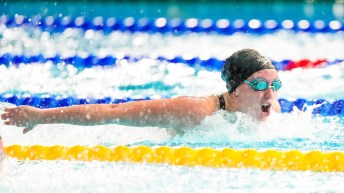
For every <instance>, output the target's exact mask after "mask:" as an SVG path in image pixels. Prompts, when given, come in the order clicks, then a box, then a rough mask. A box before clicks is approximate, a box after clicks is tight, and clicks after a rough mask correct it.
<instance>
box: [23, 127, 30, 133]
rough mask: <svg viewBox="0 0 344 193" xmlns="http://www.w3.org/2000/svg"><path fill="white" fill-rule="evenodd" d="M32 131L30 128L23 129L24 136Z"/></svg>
mask: <svg viewBox="0 0 344 193" xmlns="http://www.w3.org/2000/svg"><path fill="white" fill-rule="evenodd" d="M31 130H32V128H31V129H30V128H24V129H23V134H26V133H27V132H29V131H31Z"/></svg>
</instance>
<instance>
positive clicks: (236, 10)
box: [0, 0, 344, 21]
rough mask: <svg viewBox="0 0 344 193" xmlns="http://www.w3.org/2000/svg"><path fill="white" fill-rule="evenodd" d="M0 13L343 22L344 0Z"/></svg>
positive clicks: (144, 3)
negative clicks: (291, 19)
mask: <svg viewBox="0 0 344 193" xmlns="http://www.w3.org/2000/svg"><path fill="white" fill-rule="evenodd" d="M0 12H1V14H5V15H14V14H19V15H25V16H28V17H29V16H33V15H35V16H37V15H40V16H54V17H56V16H59V17H63V16H72V17H75V16H86V17H95V16H103V17H105V18H106V17H116V18H125V17H134V18H142V17H149V18H151V19H154V18H158V17H165V18H176V17H177V18H190V17H194V18H199V19H204V18H211V19H222V18H226V19H231V18H235V19H237V18H241V19H244V20H246V19H252V18H256V19H262V20H266V19H272V18H273V19H275V20H284V19H290V18H293V19H295V20H301V19H307V20H309V21H313V20H324V21H329V20H343V18H344V0H318V1H316V0H291V1H290V0H285V1H282V0H243V1H239V0H167V1H166V0H103V1H101V0H99V1H96V0H84V1H67V0H59V1H35V0H34V1H16V0H1V1H0Z"/></svg>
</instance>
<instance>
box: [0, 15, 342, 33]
mask: <svg viewBox="0 0 344 193" xmlns="http://www.w3.org/2000/svg"><path fill="white" fill-rule="evenodd" d="M0 24H3V25H5V26H7V27H24V26H28V27H35V28H41V29H42V30H45V31H50V32H53V33H56V32H62V31H64V30H65V29H67V28H77V29H81V30H84V31H86V30H101V31H103V32H104V33H110V32H112V31H123V32H148V33H173V34H181V33H187V32H195V33H210V32H216V33H219V34H224V35H231V34H233V33H236V32H242V33H256V34H266V33H273V32H276V31H279V30H290V31H295V32H311V33H336V32H339V31H343V22H342V21H339V20H333V21H328V22H327V21H324V20H316V21H308V20H300V21H293V20H282V21H276V20H265V21H263V20H258V19H251V20H243V19H236V20H229V19H217V20H213V19H197V18H187V19H181V18H172V19H168V18H163V17H161V18H155V19H151V18H134V17H126V18H115V17H110V18H104V17H101V16H99V17H94V18H86V17H82V16H80V17H70V16H64V17H53V16H46V17H42V16H33V17H26V16H24V15H19V14H16V15H2V16H0Z"/></svg>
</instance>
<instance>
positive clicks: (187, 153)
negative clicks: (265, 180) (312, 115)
mask: <svg viewBox="0 0 344 193" xmlns="http://www.w3.org/2000/svg"><path fill="white" fill-rule="evenodd" d="M5 152H6V154H7V155H8V156H10V157H14V158H17V159H18V160H71V161H73V160H77V161H85V162H88V161H107V162H129V163H154V164H170V165H181V166H206V167H218V168H258V169H262V170H297V171H306V170H309V171H318V172H344V153H343V152H339V151H334V152H321V151H318V150H312V151H308V152H301V151H299V150H286V151H279V150H273V149H270V150H265V151H257V150H255V149H242V150H235V149H231V148H224V149H212V148H198V149H196V148H190V147H167V146H161V147H148V146H137V147H128V146H116V147H105V146H94V147H86V146H80V145H77V146H71V147H66V146H60V145H55V146H42V145H32V146H21V145H11V146H7V147H5Z"/></svg>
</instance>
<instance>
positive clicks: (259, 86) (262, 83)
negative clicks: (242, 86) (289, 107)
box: [244, 78, 282, 91]
mask: <svg viewBox="0 0 344 193" xmlns="http://www.w3.org/2000/svg"><path fill="white" fill-rule="evenodd" d="M244 82H245V83H247V84H248V85H249V86H250V87H251V88H252V89H253V90H255V91H263V90H266V89H267V88H271V89H272V90H274V91H277V90H279V89H280V88H281V87H282V82H281V80H280V79H275V80H274V81H272V83H271V86H269V83H268V81H267V80H265V79H262V78H256V79H253V80H251V81H248V80H245V81H244Z"/></svg>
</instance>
